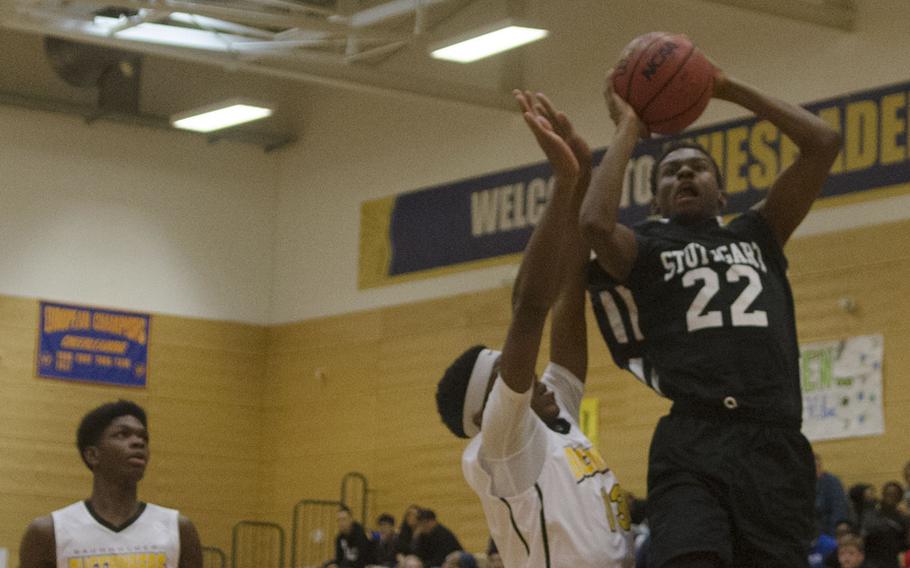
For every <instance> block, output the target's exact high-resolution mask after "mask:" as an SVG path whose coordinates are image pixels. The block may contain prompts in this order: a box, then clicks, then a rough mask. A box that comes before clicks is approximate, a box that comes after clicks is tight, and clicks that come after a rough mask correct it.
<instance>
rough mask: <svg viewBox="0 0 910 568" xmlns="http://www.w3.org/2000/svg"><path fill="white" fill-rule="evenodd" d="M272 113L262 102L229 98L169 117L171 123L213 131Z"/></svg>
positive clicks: (180, 126) (174, 125)
mask: <svg viewBox="0 0 910 568" xmlns="http://www.w3.org/2000/svg"><path fill="white" fill-rule="evenodd" d="M272 113H273V110H272V109H271V108H269V107H268V106H266V105H264V104H261V103H256V102H251V101H248V100H244V99H231V100H227V101H222V102H220V103H215V104H211V105H207V106H204V107H200V108H197V109H193V110H188V111H186V112H181V113H180V114H175V115H174V116H172V117H171V125H172V126H173V127H174V128H181V129H183V130H192V131H194V132H214V131H216V130H221V129H224V128H230V127H231V126H237V125H238V124H244V123H246V122H252V121H254V120H260V119H263V118H267V117H269V116H271V115H272Z"/></svg>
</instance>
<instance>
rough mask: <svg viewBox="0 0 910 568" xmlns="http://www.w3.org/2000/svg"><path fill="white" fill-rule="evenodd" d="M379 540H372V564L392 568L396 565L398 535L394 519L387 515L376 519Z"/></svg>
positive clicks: (384, 514)
mask: <svg viewBox="0 0 910 568" xmlns="http://www.w3.org/2000/svg"><path fill="white" fill-rule="evenodd" d="M376 525H377V527H378V528H379V538H377V539H374V540H373V563H374V564H377V565H379V566H387V567H390V568H391V567H394V566H396V565H397V564H398V533H396V532H395V517H393V516H392V515H390V514H388V513H383V514H381V515H379V517H378V518H377V519H376Z"/></svg>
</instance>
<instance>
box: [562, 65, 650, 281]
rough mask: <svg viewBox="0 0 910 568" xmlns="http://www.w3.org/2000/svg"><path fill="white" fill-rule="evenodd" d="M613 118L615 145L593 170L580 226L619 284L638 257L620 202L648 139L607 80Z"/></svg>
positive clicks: (636, 118) (628, 107) (602, 264)
mask: <svg viewBox="0 0 910 568" xmlns="http://www.w3.org/2000/svg"><path fill="white" fill-rule="evenodd" d="M605 96H606V99H607V108H608V109H609V111H610V118H612V119H613V122H614V123H615V124H616V132H615V134H614V135H613V142H611V143H610V146H609V148H607V153H606V154H605V155H604V157H603V160H601V162H600V165H599V166H598V167H597V169H596V170H595V171H594V176H593V179H592V180H591V186H590V188H588V192H587V194H586V195H585V197H584V201H583V202H582V205H581V211H580V212H579V220H578V223H579V227H580V228H581V234H582V235H583V236H584V240H585V241H586V242H587V243H588V245H590V247H591V248H592V249H594V252H595V253H596V254H597V262H598V264H600V266H601V267H602V268H603V269H604V270H605V271H606V272H607V274H609V275H610V276H612V277H613V278H614V279H615V280H616V281H617V282H624V281H625V280H626V278H627V277H628V276H629V273H630V272H631V271H632V265H633V264H634V263H635V258H636V257H637V256H638V243H637V242H636V241H635V233H634V232H632V229H630V228H629V227H626V226H625V225H622V224H620V223H619V220H618V219H619V202H620V200H621V198H622V184H623V180H624V179H625V175H626V164H628V163H629V160H630V159H631V158H632V152H633V151H634V150H635V145H636V144H637V143H638V140H639V138H646V137H648V136H649V133H648V130H647V128H646V127H645V125H644V123H642V121H641V120H640V119H639V118H638V116H637V115H636V114H635V111H634V110H632V107H631V106H629V105H628V103H626V102H625V101H624V100H623V99H621V98H620V97H619V95H617V94H615V93H614V92H613V82H612V81H610V80H608V81H607V90H606V93H605Z"/></svg>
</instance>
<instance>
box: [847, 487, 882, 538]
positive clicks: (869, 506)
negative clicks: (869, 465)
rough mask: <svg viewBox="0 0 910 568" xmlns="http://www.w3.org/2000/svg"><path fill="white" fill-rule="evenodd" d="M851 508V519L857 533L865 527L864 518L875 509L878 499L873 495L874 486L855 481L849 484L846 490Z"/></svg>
mask: <svg viewBox="0 0 910 568" xmlns="http://www.w3.org/2000/svg"><path fill="white" fill-rule="evenodd" d="M847 495H848V496H849V498H850V508H851V510H852V515H851V520H852V521H853V524H854V525H855V527H856V530H857V532H858V533H861V532H862V531H863V529H864V528H865V520H866V518H867V517H868V516H869V515H870V514H871V513H872V512H873V511H875V507H876V505H877V504H878V499H876V496H875V487H872V486H871V485H869V484H867V483H857V484H855V485H851V486H850V490H849V491H848V492H847Z"/></svg>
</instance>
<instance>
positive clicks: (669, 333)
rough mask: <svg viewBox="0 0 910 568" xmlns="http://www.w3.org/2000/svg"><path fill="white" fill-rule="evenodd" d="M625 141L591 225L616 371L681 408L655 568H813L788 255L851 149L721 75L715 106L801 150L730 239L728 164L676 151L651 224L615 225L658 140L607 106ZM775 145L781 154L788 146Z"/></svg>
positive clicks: (660, 494) (663, 436) (666, 427)
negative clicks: (636, 156)
mask: <svg viewBox="0 0 910 568" xmlns="http://www.w3.org/2000/svg"><path fill="white" fill-rule="evenodd" d="M606 95H607V103H608V106H609V110H610V115H611V118H612V119H613V120H614V122H615V123H616V133H615V137H614V139H613V142H612V144H611V145H610V147H609V150H608V152H607V154H606V155H605V156H604V158H603V161H602V162H601V164H600V166H599V169H598V171H597V172H595V174H594V179H593V181H592V184H591V187H590V189H589V191H588V192H587V194H586V197H585V200H584V203H583V205H582V209H581V213H580V225H581V228H582V232H583V233H584V235H585V237H586V239H587V241H588V243H589V244H590V245H591V247H592V248H593V249H594V251H595V253H596V255H597V259H596V262H595V263H592V267H591V270H590V272H589V290H590V292H591V296H592V301H593V304H594V306H595V312H596V315H597V316H598V320H599V324H600V327H601V331H602V333H603V335H604V338H605V339H606V341H607V344H608V345H609V347H610V348H611V352H612V354H613V356H614V360H616V362H617V363H618V364H619V365H621V366H623V367H625V368H627V369H628V370H630V371H632V372H633V373H634V374H635V375H636V376H637V377H638V378H639V379H640V380H642V381H643V382H645V383H646V384H647V385H648V386H650V387H651V388H653V389H654V390H656V391H657V392H658V393H660V394H662V395H664V396H667V397H669V398H670V399H671V400H673V407H672V410H671V411H670V414H669V415H668V416H665V417H663V418H662V419H661V420H660V422H659V424H658V426H657V429H656V431H655V433H654V437H653V440H652V443H651V450H650V455H649V467H648V511H649V520H650V527H651V531H652V532H651V535H652V542H651V555H650V561H649V563H648V566H649V568H667V567H680V566H685V567H722V566H750V567H752V566H754V567H759V566H760V567H763V568H766V567H775V568H777V567H796V566H800V567H802V566H807V565H808V564H807V557H808V544H809V541H810V539H811V537H812V530H813V527H812V514H813V499H814V495H815V493H814V491H813V487H814V469H813V468H814V465H813V457H812V452H811V450H810V447H809V444H808V442H807V441H806V440H805V438H804V437H803V436H802V434H801V433H800V421H801V417H802V411H801V396H800V388H799V372H798V357H799V352H798V347H797V342H796V326H795V318H794V312H793V299H792V295H791V292H790V287H789V283H788V281H787V278H786V267H787V261H786V259H785V257H784V254H783V246H784V245H785V244H786V242H787V240H788V239H789V238H790V235H791V234H792V233H793V231H794V230H795V229H796V227H797V226H798V225H799V224H800V222H801V221H802V220H803V218H804V217H805V216H806V214H807V213H808V212H809V209H810V207H811V206H812V203H813V201H814V200H815V198H816V197H817V196H818V195H819V193H820V191H821V188H822V184H823V183H824V181H825V179H826V178H827V176H828V172H829V169H830V168H831V165H832V164H833V162H834V160H835V158H836V156H837V154H838V151H839V149H840V137H839V135H838V134H837V133H836V132H835V131H833V130H832V129H831V128H829V127H828V126H827V125H826V124H825V123H824V122H822V121H821V120H820V119H819V118H817V117H815V116H814V115H812V114H810V113H809V112H807V111H805V110H803V109H801V108H799V107H797V106H795V105H791V104H788V103H786V102H783V101H781V100H778V99H776V98H773V97H770V96H768V95H766V94H765V93H762V92H760V91H759V90H757V89H755V88H753V87H750V86H747V85H745V84H743V83H741V82H740V81H737V80H735V79H733V78H731V77H728V76H726V75H725V74H724V73H723V72H721V71H720V70H717V71H716V73H715V82H714V93H713V96H714V97H715V98H717V99H722V100H726V101H729V102H733V103H736V104H738V105H740V106H742V107H744V108H746V109H748V110H750V111H752V112H754V113H755V114H756V115H757V116H758V117H759V118H760V119H764V120H767V121H769V122H770V123H771V124H773V125H774V126H776V127H777V128H778V129H779V131H780V133H781V134H780V136H783V135H786V136H788V137H789V138H790V139H791V140H792V141H793V142H794V143H795V144H796V146H797V147H798V148H799V155H798V156H797V157H796V159H795V161H794V162H793V163H792V164H790V165H789V166H787V167H786V168H784V169H783V171H781V172H780V173H779V175H778V176H777V178H776V180H775V181H774V183H773V184H772V185H771V187H770V189H769V190H768V194H767V197H766V199H765V200H763V201H762V202H761V203H758V204H757V205H755V206H754V207H753V208H752V209H751V210H750V211H748V212H746V213H744V214H742V215H740V216H739V217H738V218H736V219H734V220H733V221H732V222H730V223H729V224H727V225H724V224H723V223H722V222H721V221H720V220H719V218H718V216H719V215H720V214H721V212H722V211H723V208H724V205H725V202H726V195H725V193H724V190H723V185H722V183H723V182H722V179H721V176H720V173H719V171H718V167H717V164H716V163H715V162H714V160H713V159H712V158H711V156H710V155H709V154H708V153H707V152H706V151H705V150H704V149H703V148H701V147H699V146H697V145H693V144H683V145H678V146H671V147H669V148H668V149H667V151H666V152H665V153H664V154H663V155H662V156H661V157H660V158H659V159H658V160H657V161H656V163H655V165H654V168H655V169H654V171H653V175H652V186H653V187H652V189H653V193H654V201H653V205H654V212H655V213H657V214H659V215H660V216H661V217H662V219H660V220H653V221H646V222H644V223H642V224H640V225H638V226H636V227H634V228H629V227H626V226H623V225H621V224H620V223H618V222H617V215H618V210H619V203H620V197H621V194H622V184H623V177H624V172H625V169H626V165H627V163H628V162H629V159H630V158H631V156H632V152H633V149H634V148H635V145H636V143H637V141H638V139H639V138H640V137H642V136H647V134H648V133H647V128H646V126H645V125H644V124H643V123H642V121H641V120H640V119H639V117H638V116H636V114H635V111H634V110H633V109H632V108H631V107H630V106H629V105H628V104H627V103H626V102H625V101H624V100H623V99H621V98H620V97H619V96H617V95H616V94H614V93H613V92H612V91H611V90H608V91H607V94H606ZM778 141H779V139H778Z"/></svg>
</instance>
